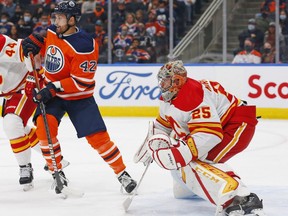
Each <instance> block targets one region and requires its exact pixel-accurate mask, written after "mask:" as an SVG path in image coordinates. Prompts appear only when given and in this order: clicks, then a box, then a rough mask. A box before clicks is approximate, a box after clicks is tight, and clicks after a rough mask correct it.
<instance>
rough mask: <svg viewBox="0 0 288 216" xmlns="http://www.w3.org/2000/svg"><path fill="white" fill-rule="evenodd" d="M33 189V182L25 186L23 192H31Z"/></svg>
mask: <svg viewBox="0 0 288 216" xmlns="http://www.w3.org/2000/svg"><path fill="white" fill-rule="evenodd" d="M33 188H34V184H33V182H31V183H28V184H24V185H23V191H29V190H31V189H33Z"/></svg>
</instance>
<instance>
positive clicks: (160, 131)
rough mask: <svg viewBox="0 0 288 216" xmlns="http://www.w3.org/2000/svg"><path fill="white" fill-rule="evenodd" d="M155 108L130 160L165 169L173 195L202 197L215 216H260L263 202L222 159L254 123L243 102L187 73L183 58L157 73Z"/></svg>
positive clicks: (241, 144)
mask: <svg viewBox="0 0 288 216" xmlns="http://www.w3.org/2000/svg"><path fill="white" fill-rule="evenodd" d="M158 83H159V87H160V89H161V97H160V111H159V115H158V117H157V118H156V119H155V121H154V122H150V124H149V131H148V135H147V137H146V139H145V141H144V143H143V144H142V146H141V147H140V148H139V150H138V151H137V152H136V154H135V156H134V161H135V162H136V163H137V162H139V161H141V162H143V163H144V165H146V163H147V161H148V159H149V158H151V157H152V159H153V160H154V161H155V162H156V163H157V164H158V165H159V166H160V167H161V168H164V169H167V170H170V171H171V173H172V176H173V180H174V185H173V191H174V196H175V197H176V198H188V197H193V196H196V195H197V196H198V197H201V198H203V199H205V200H207V201H209V202H211V203H212V204H214V205H216V206H217V210H216V215H222V214H225V215H235V213H236V212H237V215H248V214H249V215H250V214H251V215H258V214H259V215H264V213H263V205H262V200H260V199H259V198H258V196H257V195H256V194H254V193H251V192H250V191H249V189H248V188H247V187H246V186H245V185H244V184H243V182H242V181H241V180H240V177H239V176H237V175H236V174H235V173H234V171H233V170H232V169H231V168H230V167H229V166H228V165H227V164H225V162H226V161H227V160H229V159H230V158H231V157H233V156H234V155H236V154H238V153H239V152H241V151H243V150H244V149H245V148H246V147H247V146H248V145H249V143H250V141H251V139H252V137H253V135H254V132H255V127H256V124H257V119H256V108H255V106H248V105H247V103H246V102H244V101H241V100H239V99H238V98H237V97H235V96H234V95H232V94H230V93H228V92H226V91H225V89H224V88H223V87H222V86H221V84H219V83H218V82H213V81H208V80H201V81H197V80H194V79H191V78H188V77H187V71H186V69H185V67H184V66H183V63H182V61H171V62H168V63H166V64H165V65H164V66H162V67H161V69H160V71H159V73H158Z"/></svg>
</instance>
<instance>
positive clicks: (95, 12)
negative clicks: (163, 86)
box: [0, 0, 211, 63]
mask: <svg viewBox="0 0 288 216" xmlns="http://www.w3.org/2000/svg"><path fill="white" fill-rule="evenodd" d="M59 1H60V0H58V1H57V0H0V15H1V20H0V33H1V34H5V35H8V36H10V37H11V38H13V39H18V38H25V37H27V36H28V35H29V34H31V33H32V32H34V33H38V34H41V35H43V36H45V34H46V31H47V28H48V26H49V25H50V24H51V22H50V15H51V13H52V12H53V10H54V8H55V4H57V2H59ZM210 1H211V0H210ZM77 2H78V3H81V11H82V17H81V20H80V22H79V27H80V28H82V29H83V30H85V31H87V32H88V33H89V34H91V35H92V36H93V37H94V38H95V39H96V41H97V42H98V44H99V50H100V51H99V62H100V63H107V60H108V59H107V56H108V41H109V39H108V35H107V29H108V26H107V23H108V14H107V10H108V8H107V7H108V1H107V0H82V1H77ZM168 2H169V1H168V0H112V27H111V28H112V38H111V40H112V41H111V42H112V49H113V50H112V57H113V63H115V62H132V63H155V62H162V61H165V59H163V58H167V55H168V51H169V50H168V48H169V47H168V45H169V4H168ZM203 2H209V0H174V1H173V23H174V25H173V27H174V31H173V32H174V36H173V39H174V41H173V43H174V46H175V45H176V44H177V43H178V42H179V41H180V40H181V38H182V37H183V36H184V35H185V33H186V32H187V30H188V29H189V28H191V26H193V23H194V22H195V16H197V15H199V14H201V13H202V12H203V11H202V5H203Z"/></svg>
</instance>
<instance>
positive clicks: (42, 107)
mask: <svg viewBox="0 0 288 216" xmlns="http://www.w3.org/2000/svg"><path fill="white" fill-rule="evenodd" d="M28 57H29V58H30V62H31V66H32V70H33V76H34V77H35V84H36V88H37V90H38V91H40V90H41V87H40V83H39V79H38V72H37V71H36V68H35V62H34V57H33V54H32V53H31V52H30V53H29V56H28ZM39 106H40V110H41V114H42V117H43V120H44V126H45V132H46V135H47V139H48V147H49V151H50V155H51V159H52V165H53V169H54V175H55V181H56V186H57V187H58V189H59V190H60V191H61V193H62V194H63V195H64V196H63V198H64V199H66V198H67V197H68V196H76V197H82V196H83V195H84V193H83V192H81V191H78V190H75V189H72V188H69V187H67V186H66V185H64V184H63V182H62V181H61V177H60V175H59V170H58V167H57V164H56V158H55V152H54V149H53V144H52V138H51V134H50V129H49V125H48V120H47V115H46V109H45V104H44V103H43V102H40V103H39Z"/></svg>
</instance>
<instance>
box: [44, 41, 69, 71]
mask: <svg viewBox="0 0 288 216" xmlns="http://www.w3.org/2000/svg"><path fill="white" fill-rule="evenodd" d="M63 65H64V55H63V53H62V52H61V50H60V49H59V48H58V47H56V46H49V47H48V48H47V51H46V58H45V69H46V71H47V72H48V73H58V72H59V71H60V70H61V69H62V68H63Z"/></svg>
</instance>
